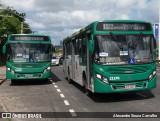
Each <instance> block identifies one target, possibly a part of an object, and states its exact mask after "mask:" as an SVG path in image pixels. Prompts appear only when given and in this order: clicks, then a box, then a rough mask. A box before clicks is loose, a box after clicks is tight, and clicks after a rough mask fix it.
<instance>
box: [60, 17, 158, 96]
mask: <svg viewBox="0 0 160 121" xmlns="http://www.w3.org/2000/svg"><path fill="white" fill-rule="evenodd" d="M63 49H64V54H63V56H64V61H63V65H64V66H63V70H64V73H65V75H66V77H68V81H69V83H70V82H71V81H75V82H76V83H78V84H80V85H81V86H84V87H85V89H86V91H87V92H92V93H116V92H129V91H139V90H150V89H153V88H155V87H156V81H157V77H156V62H155V58H156V57H155V55H156V54H155V52H156V50H155V49H156V41H155V39H154V36H153V29H152V24H151V23H149V22H145V21H140V20H104V21H102V22H99V21H96V22H93V23H91V24H90V25H88V26H86V27H85V28H83V29H81V30H79V31H78V32H75V33H74V34H72V35H71V36H68V37H67V38H65V39H64V41H63Z"/></svg>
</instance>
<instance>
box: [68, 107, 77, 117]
mask: <svg viewBox="0 0 160 121" xmlns="http://www.w3.org/2000/svg"><path fill="white" fill-rule="evenodd" d="M69 112H70V113H71V115H72V116H73V117H76V116H77V114H76V113H75V111H74V110H73V109H69Z"/></svg>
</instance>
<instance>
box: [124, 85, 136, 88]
mask: <svg viewBox="0 0 160 121" xmlns="http://www.w3.org/2000/svg"><path fill="white" fill-rule="evenodd" d="M134 88H136V85H126V86H125V89H134Z"/></svg>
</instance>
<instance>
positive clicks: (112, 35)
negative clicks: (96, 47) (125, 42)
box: [110, 32, 123, 50]
mask: <svg viewBox="0 0 160 121" xmlns="http://www.w3.org/2000/svg"><path fill="white" fill-rule="evenodd" d="M110 36H111V37H112V39H113V41H114V42H115V43H116V44H117V46H118V47H119V49H121V50H123V47H122V42H121V44H120V43H119V40H118V38H117V37H116V36H115V35H114V34H113V33H112V32H110Z"/></svg>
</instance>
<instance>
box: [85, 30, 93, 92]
mask: <svg viewBox="0 0 160 121" xmlns="http://www.w3.org/2000/svg"><path fill="white" fill-rule="evenodd" d="M90 40H91V34H88V33H87V37H86V42H87V68H86V72H87V87H88V89H90V90H91V91H92V92H94V83H93V78H92V52H90V51H89V41H90Z"/></svg>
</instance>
